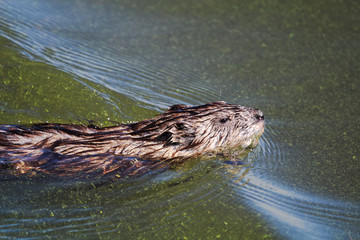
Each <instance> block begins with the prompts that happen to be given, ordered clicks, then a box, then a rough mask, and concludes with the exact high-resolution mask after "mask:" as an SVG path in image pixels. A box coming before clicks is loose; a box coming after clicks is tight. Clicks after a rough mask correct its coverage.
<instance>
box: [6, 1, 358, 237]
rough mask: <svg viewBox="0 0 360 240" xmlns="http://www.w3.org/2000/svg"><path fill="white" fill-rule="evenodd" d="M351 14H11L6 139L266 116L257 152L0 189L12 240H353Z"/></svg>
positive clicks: (263, 5) (273, 5)
mask: <svg viewBox="0 0 360 240" xmlns="http://www.w3.org/2000/svg"><path fill="white" fill-rule="evenodd" d="M359 10H360V4H359V3H358V2H356V1H316V2H307V1H301V0H299V1H295V2H294V1H293V2H288V3H280V2H278V1H266V2H265V1H241V2H237V1H227V2H223V1H196V2H193V1H181V2H177V3H175V2H170V1H161V0H158V1H82V0H77V1H2V2H1V3H0V43H1V44H0V124H30V123H37V122H60V123H82V124H88V123H89V122H90V123H93V121H94V123H96V124H97V125H100V126H109V125H113V124H115V123H118V122H128V121H138V120H141V119H144V118H151V117H153V116H154V115H156V114H158V113H159V112H162V111H164V110H166V108H167V107H168V106H169V105H172V104H178V103H185V104H194V105H196V104H203V103H206V102H211V101H216V100H225V101H227V102H231V103H235V104H242V105H246V106H252V107H256V108H260V109H261V110H263V112H264V113H265V117H266V121H267V126H266V130H265V133H264V135H263V136H262V138H261V140H260V143H259V146H258V147H257V148H256V149H254V151H252V152H251V153H249V154H248V155H247V156H246V157H245V158H244V159H243V160H242V161H243V162H244V164H245V165H240V166H239V165H231V164H228V163H227V162H224V161H223V160H221V159H208V160H206V161H199V160H197V159H194V160H191V161H189V162H188V163H187V164H185V165H183V166H179V167H178V168H175V169H173V170H170V171H166V172H161V173H154V174H149V175H146V176H143V177H141V178H136V179H121V180H119V181H116V182H104V181H103V180H102V179H88V180H77V179H73V180H69V179H67V180H61V179H52V178H43V179H15V180H14V179H7V178H6V177H4V176H2V178H1V179H2V181H1V182H0V185H1V187H0V189H1V193H0V199H1V201H0V236H1V237H3V238H12V237H19V238H43V237H44V236H47V237H51V238H69V237H72V238H84V239H89V238H104V239H108V238H115V237H117V238H118V237H119V236H121V237H123V238H125V239H153V238H160V239H164V238H172V239H216V238H220V239H246V238H249V239H358V238H360V205H359V201H360V192H359V190H358V189H359V183H360V175H359V172H360V163H359V158H360V154H359V144H360V141H359V140H360V139H359V137H358V132H359V130H360V128H359V126H360V118H359V117H358V114H357V112H358V109H359V106H360V100H359V97H358V93H359V92H360V91H359V90H360V89H359V77H358V76H359V75H360V65H359V61H358V59H360V56H359V51H358V49H359V42H360V34H359V26H360V17H359V16H358V12H359Z"/></svg>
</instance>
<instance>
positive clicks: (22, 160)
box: [0, 102, 265, 176]
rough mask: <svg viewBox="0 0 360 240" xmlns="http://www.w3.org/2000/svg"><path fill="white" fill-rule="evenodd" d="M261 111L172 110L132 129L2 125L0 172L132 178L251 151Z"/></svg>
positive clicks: (219, 106)
mask: <svg viewBox="0 0 360 240" xmlns="http://www.w3.org/2000/svg"><path fill="white" fill-rule="evenodd" d="M264 125H265V122H264V117H263V114H262V112H261V111H260V110H257V109H253V108H248V107H244V106H239V105H233V104H227V103H225V102H213V103H209V104H206V105H201V106H195V107H193V106H188V105H174V106H172V107H170V108H169V110H168V111H166V112H164V113H163V114H161V115H159V116H157V117H155V118H153V119H149V120H144V121H140V122H138V123H134V124H123V125H119V126H113V127H106V128H98V127H89V126H82V125H71V124H37V125H32V126H30V127H25V126H16V125H0V172H6V173H9V172H10V173H12V174H15V175H21V174H27V175H36V174H37V173H48V174H55V175H60V176H63V175H67V176H72V175H76V174H93V173H98V174H107V173H109V172H117V173H119V174H120V173H121V174H122V175H135V174H137V173H140V172H141V173H142V172H146V171H148V170H149V169H153V168H156V167H161V166H163V165H164V164H165V163H169V162H180V161H183V160H184V159H188V158H190V157H197V156H201V155H204V154H209V153H216V152H219V151H222V150H224V149H226V148H234V147H237V148H239V149H245V148H248V147H254V146H256V144H257V143H258V139H259V137H260V135H261V134H262V132H263V130H264Z"/></svg>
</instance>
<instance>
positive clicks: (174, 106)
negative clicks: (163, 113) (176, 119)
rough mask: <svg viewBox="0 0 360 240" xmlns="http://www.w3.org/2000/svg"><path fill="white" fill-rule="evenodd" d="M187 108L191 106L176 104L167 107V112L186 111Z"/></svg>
mask: <svg viewBox="0 0 360 240" xmlns="http://www.w3.org/2000/svg"><path fill="white" fill-rule="evenodd" d="M189 107H191V106H189V105H185V104H176V105H172V106H171V107H169V110H168V111H177V110H182V109H186V108H189Z"/></svg>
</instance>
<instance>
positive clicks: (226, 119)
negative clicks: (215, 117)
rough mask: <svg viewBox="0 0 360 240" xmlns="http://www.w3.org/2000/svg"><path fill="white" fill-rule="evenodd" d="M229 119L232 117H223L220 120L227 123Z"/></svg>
mask: <svg viewBox="0 0 360 240" xmlns="http://www.w3.org/2000/svg"><path fill="white" fill-rule="evenodd" d="M227 121H230V118H222V119H220V121H219V122H221V123H226V122H227Z"/></svg>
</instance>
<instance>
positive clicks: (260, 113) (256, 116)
mask: <svg viewBox="0 0 360 240" xmlns="http://www.w3.org/2000/svg"><path fill="white" fill-rule="evenodd" d="M255 118H256V119H257V120H264V119H265V117H264V114H263V112H262V111H260V110H258V113H256V114H255Z"/></svg>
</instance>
